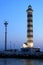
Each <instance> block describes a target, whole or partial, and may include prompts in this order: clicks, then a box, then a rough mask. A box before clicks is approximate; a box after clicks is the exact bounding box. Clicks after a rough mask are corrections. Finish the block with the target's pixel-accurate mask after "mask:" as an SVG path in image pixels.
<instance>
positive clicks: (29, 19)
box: [27, 5, 33, 48]
mask: <svg viewBox="0 0 43 65" xmlns="http://www.w3.org/2000/svg"><path fill="white" fill-rule="evenodd" d="M27 47H29V48H32V47H33V9H32V6H31V5H29V6H28V9H27Z"/></svg>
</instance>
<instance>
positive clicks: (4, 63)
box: [0, 58, 43, 65]
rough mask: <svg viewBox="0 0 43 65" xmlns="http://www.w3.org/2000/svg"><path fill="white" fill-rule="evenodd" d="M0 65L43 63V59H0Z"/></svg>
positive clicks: (42, 64) (38, 64)
mask: <svg viewBox="0 0 43 65" xmlns="http://www.w3.org/2000/svg"><path fill="white" fill-rule="evenodd" d="M0 65H43V60H32V59H10V58H9V59H0Z"/></svg>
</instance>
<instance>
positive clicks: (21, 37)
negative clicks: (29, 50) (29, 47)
mask: <svg viewBox="0 0 43 65" xmlns="http://www.w3.org/2000/svg"><path fill="white" fill-rule="evenodd" d="M29 4H31V6H32V8H33V30H34V31H33V35H34V47H40V48H41V50H43V0H0V49H4V35H5V34H4V32H5V27H4V22H5V21H6V20H7V21H8V44H7V48H20V47H21V46H22V44H23V43H24V42H26V34H27V32H26V31H27V26H26V25H27V16H26V15H27V13H26V10H27V8H28V5H29Z"/></svg>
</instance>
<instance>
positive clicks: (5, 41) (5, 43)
mask: <svg viewBox="0 0 43 65" xmlns="http://www.w3.org/2000/svg"><path fill="white" fill-rule="evenodd" d="M4 25H5V51H6V50H7V25H8V23H7V22H5V23H4Z"/></svg>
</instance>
